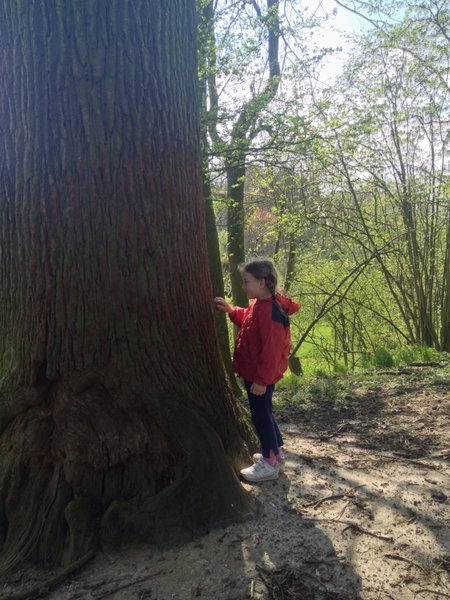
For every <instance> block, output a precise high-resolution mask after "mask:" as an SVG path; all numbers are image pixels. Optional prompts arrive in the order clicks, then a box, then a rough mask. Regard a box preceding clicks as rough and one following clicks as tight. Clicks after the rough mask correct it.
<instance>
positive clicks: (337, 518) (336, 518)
mask: <svg viewBox="0 0 450 600" xmlns="http://www.w3.org/2000/svg"><path fill="white" fill-rule="evenodd" d="M349 504H350V502H347V504H344V508H343V509H342V510H341V511H340V512H339V513H338V514H337V515H336V516H335V517H332V519H331V520H332V521H339V519H340V518H341V517H342V516H343V514H344V513H345V511H346V510H347V508H348V506H349Z"/></svg>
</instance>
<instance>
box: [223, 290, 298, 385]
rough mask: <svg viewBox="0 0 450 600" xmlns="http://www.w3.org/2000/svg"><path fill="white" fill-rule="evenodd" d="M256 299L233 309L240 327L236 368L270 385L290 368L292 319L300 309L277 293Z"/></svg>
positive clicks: (233, 318) (233, 315)
mask: <svg viewBox="0 0 450 600" xmlns="http://www.w3.org/2000/svg"><path fill="white" fill-rule="evenodd" d="M276 300H277V302H278V304H280V306H281V307H282V309H283V311H284V312H282V311H281V310H280V308H279V307H278V306H277V304H276V303H275V302H274V301H273V299H272V298H267V299H265V300H254V301H253V302H252V303H251V305H250V306H249V307H248V308H240V307H236V308H234V310H233V312H232V313H230V315H229V316H230V319H231V320H232V321H233V323H235V324H236V325H238V326H239V327H240V329H239V332H238V334H237V337H236V342H235V348H234V357H233V371H234V372H235V373H236V374H237V375H239V377H242V378H243V379H244V380H245V381H251V382H254V383H259V384H260V385H270V384H272V383H276V382H277V381H279V380H280V379H281V378H282V376H283V373H284V372H285V371H286V369H287V367H288V357H289V351H290V340H291V334H290V329H289V319H288V317H287V315H292V314H293V313H295V312H297V311H298V309H299V308H300V307H299V305H298V304H296V303H295V302H292V300H289V299H288V298H285V297H284V296H281V295H280V294H277V296H276Z"/></svg>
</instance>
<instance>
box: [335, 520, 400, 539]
mask: <svg viewBox="0 0 450 600" xmlns="http://www.w3.org/2000/svg"><path fill="white" fill-rule="evenodd" d="M347 529H351V530H352V531H356V533H364V534H365V535H370V536H372V537H374V538H377V539H379V540H383V541H384V542H391V543H393V542H394V538H393V537H391V536H387V535H380V534H378V533H372V531H368V530H367V529H363V528H362V527H360V526H359V525H358V524H357V523H349V524H348V525H347V527H345V528H344V529H343V530H342V533H344V532H346V531H347Z"/></svg>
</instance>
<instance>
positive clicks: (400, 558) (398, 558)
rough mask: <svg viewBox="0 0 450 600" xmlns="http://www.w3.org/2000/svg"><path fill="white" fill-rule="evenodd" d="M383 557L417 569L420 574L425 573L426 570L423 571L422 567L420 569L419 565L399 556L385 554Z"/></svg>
mask: <svg viewBox="0 0 450 600" xmlns="http://www.w3.org/2000/svg"><path fill="white" fill-rule="evenodd" d="M384 557H385V558H389V559H390V560H400V561H402V562H405V563H408V564H410V565H413V567H417V568H418V569H419V570H420V571H422V573H425V574H426V573H427V570H426V569H424V567H422V565H419V564H418V563H416V562H414V561H413V560H409V558H405V557H404V556H400V554H385V555H384Z"/></svg>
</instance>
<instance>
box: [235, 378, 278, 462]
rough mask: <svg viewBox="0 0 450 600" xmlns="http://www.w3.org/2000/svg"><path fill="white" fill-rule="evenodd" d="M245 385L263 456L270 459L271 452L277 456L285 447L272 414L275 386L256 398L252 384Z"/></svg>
mask: <svg viewBox="0 0 450 600" xmlns="http://www.w3.org/2000/svg"><path fill="white" fill-rule="evenodd" d="M244 383H245V389H246V390H247V395H248V401H249V402H250V412H251V415H252V423H253V426H254V428H255V429H256V434H257V436H258V438H259V441H260V442H261V451H262V455H263V456H264V457H265V458H269V456H270V451H271V450H272V452H273V453H274V454H275V455H276V454H278V452H279V451H280V446H282V445H283V438H282V437H281V433H280V429H279V427H278V424H277V422H276V420H275V417H274V415H273V412H272V394H273V390H274V389H275V386H274V385H268V386H267V389H266V393H265V394H263V395H262V396H255V394H252V393H251V391H250V388H251V387H252V382H251V381H245V382H244Z"/></svg>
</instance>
